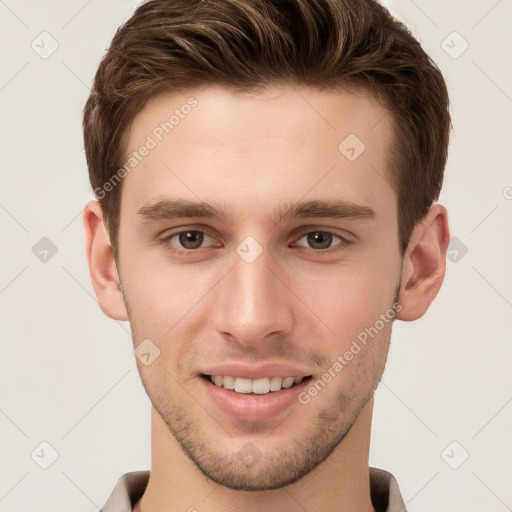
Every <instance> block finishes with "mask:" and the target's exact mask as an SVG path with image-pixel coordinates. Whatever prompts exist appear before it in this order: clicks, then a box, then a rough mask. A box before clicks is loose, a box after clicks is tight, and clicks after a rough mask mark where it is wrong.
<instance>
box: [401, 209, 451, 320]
mask: <svg viewBox="0 0 512 512" xmlns="http://www.w3.org/2000/svg"><path fill="white" fill-rule="evenodd" d="M449 242H450V231H449V227H448V213H447V211H446V208H445V207H444V206H442V205H439V204H435V205H433V206H431V207H430V209H429V211H428V212H427V214H426V215H425V217H424V218H423V219H422V220H421V222H420V223H418V224H417V226H416V227H415V229H414V230H413V233H412V235H411V238H410V241H409V246H408V247H407V251H406V254H405V256H404V262H403V267H402V284H401V287H400V296H399V302H400V304H401V305H402V309H401V310H400V312H397V315H396V318H397V319H399V320H404V321H412V320H417V319H418V318H421V317H422V316H423V315H424V314H425V313H426V311H427V309H428V308H429V306H430V304H431V303H432V302H433V300H434V299H435V297H436V295H437V294H438V292H439V290H440V288H441V285H442V283H443V280H444V275H445V271H446V251H447V249H448V244H449Z"/></svg>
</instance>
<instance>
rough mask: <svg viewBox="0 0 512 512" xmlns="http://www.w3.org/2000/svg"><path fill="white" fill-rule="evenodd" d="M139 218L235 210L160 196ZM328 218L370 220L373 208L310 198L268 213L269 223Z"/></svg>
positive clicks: (212, 215)
mask: <svg viewBox="0 0 512 512" xmlns="http://www.w3.org/2000/svg"><path fill="white" fill-rule="evenodd" d="M137 215H140V216H141V217H142V219H143V222H145V223H148V222H153V221H159V220H170V219H175V218H182V217H198V218H209V219H219V220H220V221H222V222H224V223H227V222H228V221H229V219H230V218H233V219H234V218H237V217H239V214H238V213H237V212H236V211H235V210H232V209H231V208H227V207H225V206H223V205H213V204H208V203H206V202H201V201H190V200H187V199H174V200H173V199H162V200H160V201H157V202H155V203H151V204H146V205H144V206H143V207H142V208H140V209H139V210H138V211H137ZM314 217H322V218H332V219H360V220H374V219H375V217H376V214H375V211H374V210H373V209H372V208H370V207H369V206H365V205H359V204H355V203H352V202H350V201H345V200H310V201H299V202H296V203H293V202H289V203H287V204H285V205H279V206H278V207H277V208H276V209H275V210H274V211H273V212H272V213H271V215H270V216H269V218H268V219H269V221H270V223H273V224H277V223H279V222H281V221H282V220H286V219H291V218H314Z"/></svg>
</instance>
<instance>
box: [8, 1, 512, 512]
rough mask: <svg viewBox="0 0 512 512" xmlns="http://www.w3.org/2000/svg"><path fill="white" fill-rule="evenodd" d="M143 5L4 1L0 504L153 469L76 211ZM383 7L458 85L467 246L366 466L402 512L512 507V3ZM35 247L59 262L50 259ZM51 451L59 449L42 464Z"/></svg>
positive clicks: (448, 189) (93, 497) (129, 361)
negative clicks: (108, 57) (127, 26)
mask: <svg viewBox="0 0 512 512" xmlns="http://www.w3.org/2000/svg"><path fill="white" fill-rule="evenodd" d="M136 3H137V2H135V1H131V2H130V1H121V0H115V1H114V0H109V1H100V0H89V1H84V0H72V1H66V2H64V1H60V2H59V1H55V0H54V1H46V2H38V1H35V0H31V1H29V0H27V1H21V0H20V1H16V0H5V1H1V0H0V16H1V19H0V34H1V38H2V41H1V43H2V44H1V48H0V52H1V63H2V65H1V68H0V102H1V105H0V106H1V113H2V118H1V128H0V129H1V134H0V137H1V139H0V140H1V141H2V178H1V180H2V182H1V193H0V222H1V228H2V235H3V240H2V244H1V260H0V264H1V267H0V268H1V274H0V311H1V314H2V324H1V325H2V327H1V328H2V345H1V349H0V350H1V352H0V365H1V366H0V368H1V383H0V385H1V387H0V389H1V397H0V398H1V402H0V428H1V432H2V437H1V446H0V452H1V453H2V457H1V458H0V510H2V511H7V510H8V511H10V512H21V511H32V510H39V511H50V510H51V511H52V512H59V511H68V510H76V511H79V510H80V511H84V512H90V511H95V510H98V509H99V508H100V507H101V506H102V505H103V504H104V502H105V501H106V499H107V498H108V496H109V494H110V492H111V491H112V489H113V487H114V485H115V483H116V481H117V479H118V478H119V476H121V474H123V473H125V472H128V471H134V470H137V469H147V468H149V467H150V453H149V449H150V428H149V425H150V424H149V421H150V418H149V412H150V407H149V401H148V399H147V397H146V395H145V393H144V391H143V388H142V385H141V384H140V381H139V376H138V374H137V370H136V366H135V363H134V357H133V354H132V341H131V337H130V329H129V324H128V323H127V322H115V321H113V320H110V319H109V318H107V317H106V316H104V315H103V313H102V312H101V311H100V309H99V307H98V305H97V302H96V299H95V296H94V292H93V289H92V286H91V283H90V279H89V272H88V268H87V262H86V257H85V248H84V247H85V246H84V234H83V227H82V217H81V214H82V208H83V206H84V204H85V203H86V201H87V200H89V199H91V198H93V196H92V192H91V190H90V187H89V182H88V178H87V168H86V163H85V157H84V154H83V144H82V133H81V112H82V108H83V105H84V103H85V100H86V98H87V96H88V94H89V86H90V84H91V82H92V78H93V75H94V73H95V71H96V68H97V65H98V63H99V60H100V58H101V56H102V55H103V53H104V51H105V50H106V48H107V47H108V45H109V43H110V40H111V38H112V36H113V35H114V32H115V30H116V28H117V27H118V26H119V25H120V24H121V23H122V22H123V21H125V20H126V19H127V18H128V17H129V15H130V14H131V12H132V11H133V8H134V7H135V5H136ZM384 3H385V5H386V6H388V7H389V8H390V9H391V11H392V12H393V13H394V14H395V15H396V16H397V17H399V18H400V19H402V20H403V21H404V22H405V23H406V24H407V25H408V26H409V27H410V28H411V30H412V32H413V33H414V34H415V35H416V36H417V37H418V38H419V39H420V40H421V42H422V44H423V45H424V48H425V49H426V51H427V52H428V53H429V54H430V55H431V56H432V58H433V59H434V60H435V61H436V62H437V63H438V64H439V66H440V67H441V69H442V71H443V73H444V75H445V77H446V80H447V83H448V86H449V89H450V94H451V103H452V105H451V109H452V114H453V127H454V129H453V133H452V139H451V150H450V157H449V162H448V166H447V170H446V180H445V185H444V189H443V192H442V196H441V198H440V201H439V202H440V203H442V204H444V205H446V206H447V208H448V210H449V219H450V226H451V234H452V237H456V238H457V239H458V241H455V242H453V241H452V245H451V247H450V250H449V253H451V257H452V259H455V261H448V268H447V276H446V280H445V283H444V286H443V288H442V290H441V292H440V294H439V296H438V298H437V299H436V301H435V302H434V304H433V305H432V307H431V309H430V310H429V312H428V313H427V314H426V316H424V317H423V318H422V319H420V320H418V321H416V322H413V323H402V322H395V326H394V332H393V341H392V346H391V353H390V357H389V360H388V365H387V368H386V371H385V373H384V377H383V381H382V383H381V385H380V387H379V389H378V391H377V394H376V406H375V412H374V425H373V437H372V447H371V453H370V463H371V465H374V466H377V467H381V468H384V469H387V470H389V471H391V472H392V473H393V474H394V475H395V476H396V478H397V480H398V482H399V485H400V487H401V491H402V494H403V496H404V499H405V501H406V503H407V507H408V510H409V511H410V512H415V511H420V510H450V511H453V512H457V511H460V512H462V511H464V512H471V511H481V510H485V511H487V512H493V511H496V512H501V511H505V510H512V491H511V486H510V482H511V476H512V463H511V461H512V437H511V435H510V433H511V432H512V403H511V402H512V386H511V383H512V372H511V367H510V366H511V365H510V363H511V360H512V359H511V356H512V354H511V352H512V343H511V341H512V320H511V319H512V315H511V312H512V282H511V281H512V280H511V264H510V262H511V261H512V241H511V236H510V233H511V217H512V173H511V171H510V167H511V162H512V155H511V146H512V121H511V120H512V116H511V114H512V72H511V62H512V61H511V57H512V2H511V1H510V0H500V1H497V0H479V1H467V0H458V1H450V2H447V1H445V0H425V1H420V0H415V1H412V0H400V1H399V0H387V1H385V2H384ZM44 31H46V32H48V33H49V34H50V36H48V35H44V34H43V35H41V33H42V32H44ZM453 32H457V33H458V34H454V33H453ZM53 40H54V41H56V42H57V43H58V48H57V49H56V50H55V52H54V53H53V54H51V55H49V56H48V55H46V54H45V52H46V53H48V52H50V50H51V49H52V45H55V44H56V43H54V42H53ZM466 42H467V44H468V45H469V46H468V48H467V49H466V50H465V51H464V52H463V53H461V51H462V50H463V49H464V47H465V45H466ZM31 44H32V46H33V47H34V48H35V49H33V48H32V47H31ZM36 50H37V51H36ZM37 52H39V53H37ZM41 54H42V55H43V56H44V57H46V58H42V57H41V56H40V55H41ZM459 54H460V55H459ZM455 57H456V58H455ZM507 187H508V188H507ZM43 237H47V238H48V239H49V240H51V242H52V243H53V244H54V245H55V246H56V248H57V251H58V252H57V253H56V254H55V255H54V256H51V252H50V253H48V255H47V261H46V262H43V261H41V260H40V259H39V258H38V257H36V255H35V254H34V253H33V247H34V246H35V245H36V244H37V243H38V242H39V241H40V239H41V238H43ZM40 243H43V242H40ZM462 244H463V245H462ZM37 247H39V246H36V248H37ZM463 247H466V248H467V253H465V254H464V250H463ZM454 251H455V252H454ZM35 252H36V253H37V252H38V251H37V250H36V251H35ZM42 256H43V255H41V254H40V255H39V257H42ZM43 441H46V442H47V443H49V444H50V445H51V446H52V447H53V449H54V450H56V452H58V458H57V459H56V460H55V462H53V464H52V465H51V466H49V467H48V469H42V467H40V465H41V464H43V465H44V464H48V463H49V462H51V454H52V448H50V447H48V446H47V445H42V446H41V445H40V443H41V442H43ZM454 441H455V443H456V444H452V443H453V442H454ZM466 452H467V453H468V454H469V457H468V458H467V460H465V461H464V462H463V463H462V464H461V462H462V461H463V459H464V457H465V454H466ZM450 465H451V466H454V467H455V466H459V467H458V468H457V469H453V468H452V467H450ZM311 512H312V511H311Z"/></svg>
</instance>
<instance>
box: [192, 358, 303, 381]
mask: <svg viewBox="0 0 512 512" xmlns="http://www.w3.org/2000/svg"><path fill="white" fill-rule="evenodd" d="M201 373H203V374H205V375H220V376H226V375H228V376H230V377H241V378H243V379H251V380H256V379H263V378H265V377H307V376H309V375H311V374H310V373H309V372H308V371H307V370H303V369H300V368H297V367H294V366H290V365H288V364H284V363H273V362H269V363H261V364H258V365H248V364H242V363H223V364H219V365H216V366H209V367H207V368H204V369H203V370H202V371H201Z"/></svg>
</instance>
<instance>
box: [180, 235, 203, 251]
mask: <svg viewBox="0 0 512 512" xmlns="http://www.w3.org/2000/svg"><path fill="white" fill-rule="evenodd" d="M198 234H199V236H197V235H198ZM202 241H203V234H202V233H201V232H200V231H185V232H183V233H181V235H180V243H181V245H183V247H185V249H197V248H198V247H201V243H202ZM190 244H191V246H190Z"/></svg>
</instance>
